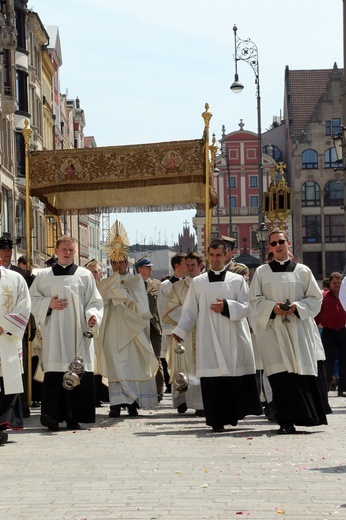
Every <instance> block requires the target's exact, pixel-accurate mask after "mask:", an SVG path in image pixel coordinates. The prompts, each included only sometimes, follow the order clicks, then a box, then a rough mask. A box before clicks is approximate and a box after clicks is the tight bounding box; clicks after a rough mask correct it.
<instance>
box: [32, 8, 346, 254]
mask: <svg viewBox="0 0 346 520" xmlns="http://www.w3.org/2000/svg"><path fill="white" fill-rule="evenodd" d="M342 3H343V2H342V0H332V4H333V6H331V7H333V8H328V7H326V4H325V2H323V0H289V1H285V0H247V2H246V3H244V1H243V0H215V1H214V2H211V1H206V0H174V1H173V0H145V1H144V0H131V1H128V2H124V1H119V0H97V2H95V0H59V1H57V2H53V1H51V0H49V1H47V0H29V2H28V7H29V8H31V9H32V10H33V11H35V12H36V13H38V15H39V17H40V19H41V21H42V23H43V25H45V26H52V25H55V26H58V28H59V34H60V41H61V49H62V57H63V64H62V67H61V69H60V89H61V92H62V93H67V94H68V98H74V99H75V98H76V97H78V98H79V99H80V103H81V108H83V109H84V112H85V118H86V127H85V135H93V136H94V137H95V140H96V143H97V146H116V145H123V144H127V145H128V144H139V143H155V142H163V141H174V140H184V139H199V138H200V137H201V136H202V133H203V128H204V122H203V119H202V117H201V114H202V112H203V111H204V107H205V103H208V104H209V106H210V112H211V113H212V114H213V117H212V119H211V121H210V135H212V133H215V135H216V138H217V139H220V138H221V129H222V125H225V128H226V133H230V132H233V131H236V130H238V129H239V127H238V124H239V122H240V119H242V120H243V123H244V124H245V127H244V128H245V129H246V130H251V131H254V132H257V111H256V106H257V105H256V87H255V74H254V72H253V70H252V68H251V67H250V66H249V64H248V63H246V62H241V61H239V62H238V74H239V80H240V81H241V82H242V83H243V84H244V86H245V88H244V90H243V92H242V93H241V94H237V95H236V94H233V93H232V92H231V91H230V88H229V87H230V85H231V84H232V83H233V81H234V33H233V26H234V24H236V25H237V27H238V36H239V38H241V39H247V38H250V39H251V41H253V42H254V43H255V44H256V45H257V48H258V60H259V77H260V90H261V116H262V131H265V129H267V128H269V127H270V125H271V124H272V122H273V116H280V115H283V96H284V74H285V67H286V66H288V67H289V69H290V70H296V69H331V68H332V67H333V64H334V62H336V63H337V65H338V67H339V68H342V67H343V37H342V32H343V28H342V19H343V17H342ZM194 214H195V211H194V210H187V211H182V212H174V213H173V212H162V213H140V214H139V213H131V214H129V213H126V214H118V215H112V217H111V221H112V222H113V221H114V220H115V218H118V219H119V220H120V221H121V222H122V223H123V224H124V226H125V228H126V230H127V232H128V235H129V238H130V242H131V243H135V242H136V240H138V241H140V242H141V241H143V239H145V241H146V244H148V243H158V240H159V239H160V240H161V243H167V245H171V244H172V243H173V242H175V241H178V234H179V233H182V230H183V223H184V222H188V223H189V225H190V229H191V231H192V217H193V216H194Z"/></svg>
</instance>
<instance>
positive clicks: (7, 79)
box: [2, 49, 13, 96]
mask: <svg viewBox="0 0 346 520" xmlns="http://www.w3.org/2000/svg"><path fill="white" fill-rule="evenodd" d="M2 74H3V81H4V94H5V96H11V95H12V94H13V93H12V88H11V54H10V51H9V50H8V49H4V50H3V65H2Z"/></svg>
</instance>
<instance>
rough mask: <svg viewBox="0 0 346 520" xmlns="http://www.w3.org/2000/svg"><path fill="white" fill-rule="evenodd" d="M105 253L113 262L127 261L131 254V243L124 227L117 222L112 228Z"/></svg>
mask: <svg viewBox="0 0 346 520" xmlns="http://www.w3.org/2000/svg"><path fill="white" fill-rule="evenodd" d="M105 251H106V253H107V256H108V258H109V259H110V260H111V261H113V262H120V261H121V260H125V258H127V256H128V254H129V252H130V241H129V237H128V236H127V232H126V229H125V228H124V226H123V225H122V224H121V222H119V221H118V220H116V221H115V222H114V224H113V226H112V227H111V229H110V231H109V233H108V236H107V239H106V243H105Z"/></svg>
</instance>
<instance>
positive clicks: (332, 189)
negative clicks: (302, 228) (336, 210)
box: [324, 181, 344, 206]
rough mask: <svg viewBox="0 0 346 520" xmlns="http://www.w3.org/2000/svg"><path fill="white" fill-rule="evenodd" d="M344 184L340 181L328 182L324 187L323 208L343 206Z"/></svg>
mask: <svg viewBox="0 0 346 520" xmlns="http://www.w3.org/2000/svg"><path fill="white" fill-rule="evenodd" d="M343 204H344V183H343V182H341V181H329V182H327V184H326V185H325V187H324V205H325V206H343Z"/></svg>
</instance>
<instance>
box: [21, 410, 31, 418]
mask: <svg viewBox="0 0 346 520" xmlns="http://www.w3.org/2000/svg"><path fill="white" fill-rule="evenodd" d="M28 417H30V409H29V408H23V418H24V419H27V418H28Z"/></svg>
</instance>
